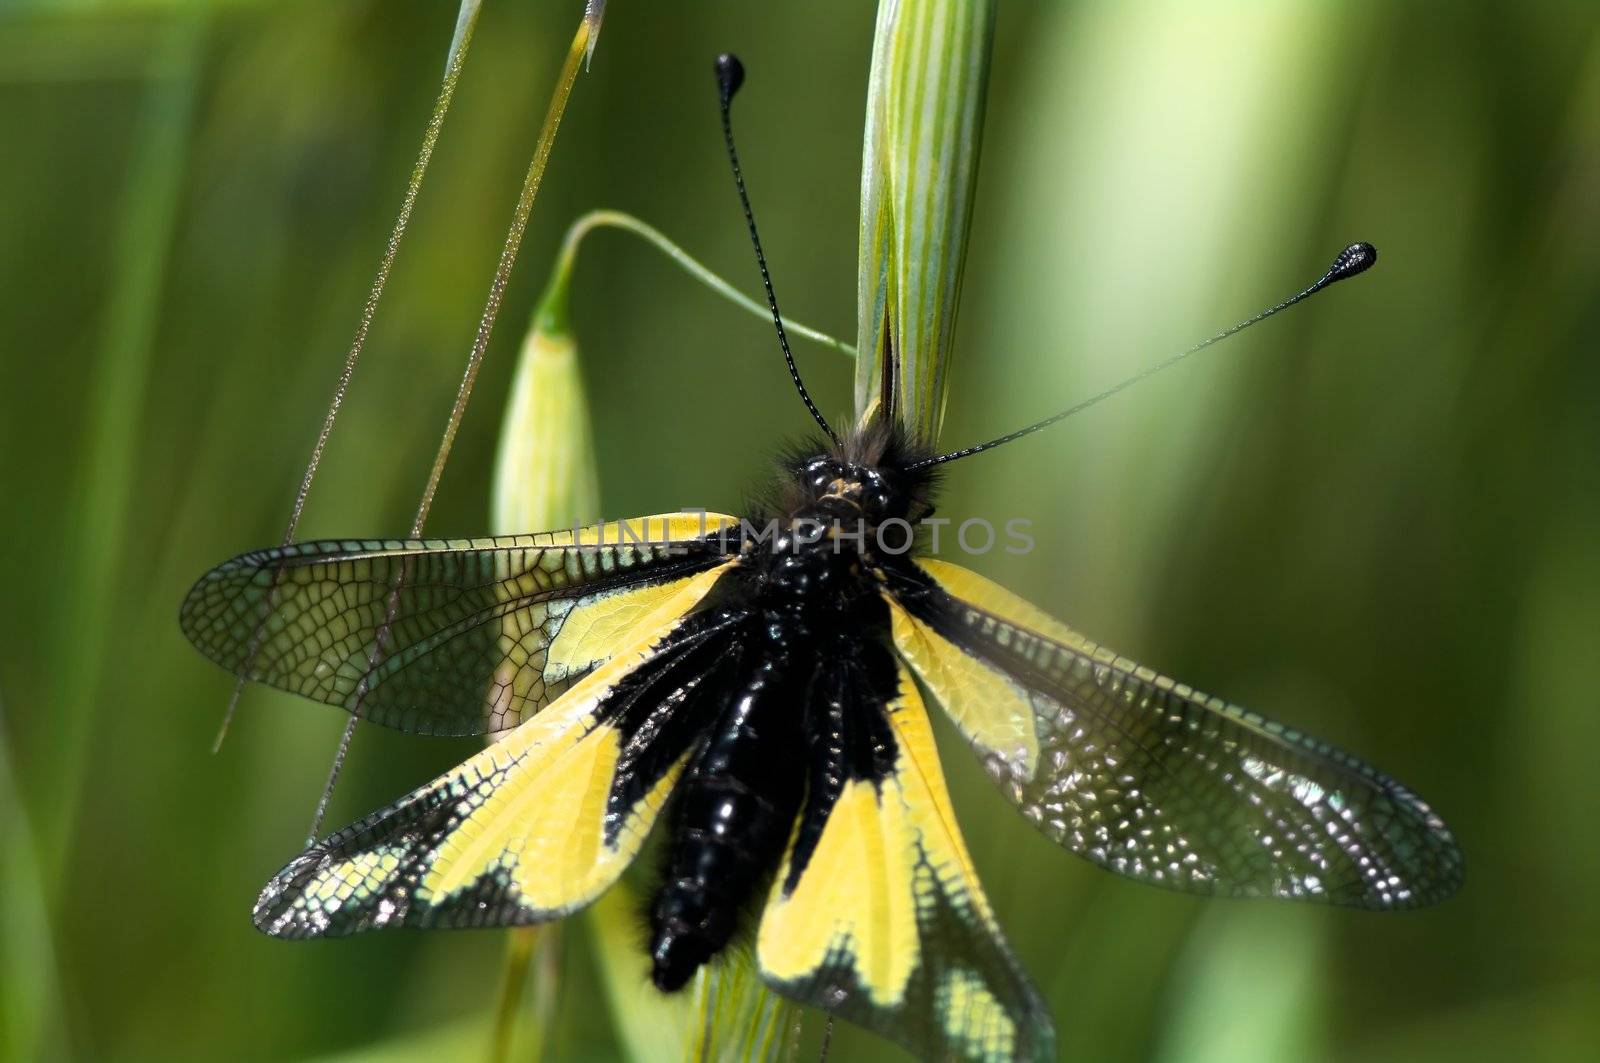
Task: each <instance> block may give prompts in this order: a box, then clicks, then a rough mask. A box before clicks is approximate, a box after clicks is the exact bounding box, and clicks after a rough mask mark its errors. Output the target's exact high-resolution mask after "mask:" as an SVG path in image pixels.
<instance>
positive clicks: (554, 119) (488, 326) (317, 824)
mask: <svg viewBox="0 0 1600 1063" xmlns="http://www.w3.org/2000/svg"><path fill="white" fill-rule="evenodd" d="M592 29H593V26H592V25H591V23H590V21H589V18H588V16H587V14H585V17H584V18H583V19H581V20H580V21H579V22H578V31H577V33H575V34H574V35H573V38H572V44H571V46H570V47H568V49H567V57H566V59H565V60H564V61H563V62H562V64H561V72H560V74H558V75H557V77H556V87H555V92H554V93H553V94H552V95H551V98H550V106H549V108H548V109H547V110H546V111H545V118H544V125H543V126H542V127H541V128H540V130H539V139H538V141H537V142H536V143H535V144H534V148H533V159H532V161H530V162H529V163H528V173H527V176H525V177H524V178H523V181H522V192H521V194H520V195H519V196H518V197H517V206H516V209H515V210H514V211H512V214H511V226H510V228H509V229H508V230H507V231H506V239H505V244H504V246H503V247H502V248H501V249H500V261H499V263H498V264H497V265H496V266H495V271H494V279H493V280H492V281H490V283H489V296H488V299H487V300H486V301H485V303H484V307H483V313H482V315H481V316H480V317H479V318H478V330H477V333H476V334H475V335H474V336H473V339H472V349H471V350H470V351H469V352H468V354H467V366H466V370H465V371H464V372H463V373H462V376H461V384H460V385H459V386H458V387H457V389H456V398H455V402H454V403H453V404H452V405H451V407H450V416H449V418H448V419H447V420H446V421H445V427H444V435H443V437H442V438H441V439H440V440H439V450H438V452H437V453H436V454H435V455H434V459H433V467H432V468H431V469H430V470H429V471H428V482H427V484H426V485H425V486H424V487H423V489H422V498H421V499H420V500H419V501H418V503H417V515H416V517H415V519H413V520H412V522H411V538H413V539H417V538H421V536H422V529H423V526H424V525H425V524H426V523H427V520H428V512H429V511H430V510H431V509H432V508H433V498H434V494H435V493H436V492H437V491H438V490H439V481H440V480H441V479H442V478H443V476H444V467H445V463H446V462H448V461H449V460H450V451H451V450H452V449H453V447H454V445H455V440H456V432H457V431H458V430H459V429H460V428H461V419H462V417H463V416H465V414H466V412H467V402H468V401H469V400H470V399H471V397H472V388H473V385H474V384H476V383H477V380H478V370H479V369H480V368H481V367H482V365H483V357H484V354H485V353H486V352H487V351H488V349H489V337H490V336H491V335H492V334H493V332H494V323H495V319H496V318H498V317H499V315H500V304H501V303H502V302H503V301H504V299H505V293H506V286H507V285H508V284H509V283H510V281H511V267H512V266H513V265H515V264H516V261H517V253H518V252H519V251H520V250H521V249H522V237H523V234H524V233H526V232H527V229H528V217H529V216H530V215H531V214H532V213H533V201H534V199H535V198H537V196H538V195H539V186H540V184H541V183H542V182H543V180H544V171H545V166H546V165H547V164H548V163H549V161H550V149H551V148H552V147H553V146H554V145H555V140H556V133H557V131H559V130H560V128H561V116H562V115H563V114H565V113H566V110H567V99H568V97H570V96H571V94H572V85H573V83H574V82H575V81H577V79H578V70H579V68H580V67H581V66H582V64H583V60H584V57H585V56H586V55H588V51H589V41H590V35H591V31H592ZM403 579H404V570H402V571H401V573H400V577H399V580H397V582H396V583H395V586H394V587H393V589H392V590H391V592H390V597H389V609H388V613H387V615H386V616H385V618H384V622H383V624H382V625H381V626H380V627H379V628H378V632H377V635H376V637H375V638H374V639H373V646H372V655H371V657H370V659H369V660H368V664H367V668H368V671H369V672H370V671H371V670H373V669H376V668H377V666H378V663H379V662H380V661H381V660H382V658H383V650H384V643H385V642H387V641H388V635H389V625H390V624H392V623H393V621H394V612H395V610H396V609H397V608H398V606H399V598H400V585H401V581H403ZM359 710H360V705H359V704H358V705H357V706H356V708H355V710H354V711H352V712H351V714H350V719H349V721H348V722H347V723H346V724H345V728H344V732H343V733H342V734H341V735H340V737H339V745H338V748H337V749H335V750H334V754H333V763H332V764H330V765H329V767H328V781H327V782H326V783H325V784H324V785H323V788H322V796H321V798H319V799H318V801H317V810H316V813H315V814H314V815H313V816H312V820H311V831H310V834H309V836H308V838H307V842H306V844H307V845H310V844H312V843H314V842H315V841H316V836H317V834H318V833H319V832H320V831H321V830H322V820H323V817H324V816H326V814H327V811H328V802H329V801H330V800H332V798H333V791H334V787H336V786H337V785H338V782H339V773H340V772H341V771H342V770H343V769H344V761H345V757H346V756H347V755H348V754H349V751H350V740H351V739H352V738H354V737H355V730H356V725H357V723H359V722H360V719H361V716H360V712H359Z"/></svg>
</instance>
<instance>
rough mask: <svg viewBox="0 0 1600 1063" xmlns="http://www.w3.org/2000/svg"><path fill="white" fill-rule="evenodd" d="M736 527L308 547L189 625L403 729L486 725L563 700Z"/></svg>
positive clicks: (258, 566) (222, 658)
mask: <svg viewBox="0 0 1600 1063" xmlns="http://www.w3.org/2000/svg"><path fill="white" fill-rule="evenodd" d="M731 520H732V518H726V517H716V516H711V517H707V518H705V519H704V520H702V518H701V517H700V516H699V515H691V516H687V517H685V516H683V515H675V516H668V517H647V518H642V519H640V520H635V521H629V522H627V523H626V526H624V525H622V524H617V523H614V524H609V525H599V526H595V527H592V528H587V529H583V530H582V531H580V532H579V533H578V535H577V536H576V537H575V536H574V534H573V533H572V532H551V533H545V534H540V535H527V536H517V537H515V538H500V539H463V540H422V541H412V540H383V541H342V540H335V541H328V542H312V543H297V544H295V545H293V546H288V547H284V548H281V549H272V550H260V551H256V552H253V553H248V554H243V555H241V556H239V557H236V558H234V559H233V560H231V561H227V562H225V563H223V564H221V565H219V566H217V567H216V568H214V569H212V570H211V571H210V572H208V573H206V574H205V575H204V576H202V577H201V579H200V581H199V582H198V583H196V584H195V585H194V587H193V589H191V590H190V592H189V596H188V598H187V599H186V600H185V601H184V604H183V608H182V612H181V615H180V622H181V624H182V626H183V631H184V633H185V634H186V635H187V636H188V637H189V639H190V640H191V641H192V642H193V643H194V644H195V645H196V646H197V647H198V648H199V649H200V650H201V652H203V653H204V654H206V655H207V656H208V657H210V658H211V659H213V660H215V661H216V662H217V663H219V664H221V665H222V666H223V667H224V668H227V669H228V670H229V671H232V672H234V673H235V674H236V675H243V676H244V677H245V678H247V679H250V680H253V681H256V682H261V683H266V684H268V685H270V686H274V687H278V688H280V689H283V690H288V691H292V692H294V693H296V694H301V695H304V696H305V697H308V698H312V699H314V700H316V701H321V702H325V703H327V704H330V705H337V706H339V707H341V708H343V709H345V710H347V711H349V712H352V713H354V714H356V715H358V716H360V717H362V718H363V719H369V720H372V721H374V722H376V723H381V724H384V725H385V726H388V727H393V728H396V729H398V730H402V731H410V732H414V733H418V734H432V735H466V734H484V733H489V732H494V731H500V730H504V729H506V728H508V727H513V726H516V725H517V724H518V723H520V722H522V721H523V720H524V719H526V718H527V717H528V716H530V715H531V714H532V713H534V712H536V711H537V710H538V709H540V708H542V707H543V706H544V705H546V704H548V703H549V702H550V701H551V700H552V699H554V698H555V697H557V696H558V695H559V694H560V693H561V692H562V691H564V690H566V689H567V687H568V686H570V685H571V683H572V682H574V681H575V680H576V679H578V678H579V677H581V676H582V675H583V674H585V673H586V672H587V671H589V670H590V669H592V668H593V667H594V666H595V665H596V664H598V663H600V662H602V661H604V660H605V659H607V658H608V657H609V656H610V654H611V653H613V652H615V650H616V648H617V647H618V646H620V645H625V644H626V643H627V642H628V641H630V639H629V633H630V632H631V631H633V630H635V628H636V626H637V625H638V624H640V623H641V622H643V621H645V620H646V619H648V618H650V617H651V615H652V613H653V612H654V611H655V610H657V609H659V608H660V606H661V605H662V603H663V602H665V601H667V600H668V599H669V598H670V597H671V594H672V592H673V590H674V589H676V587H677V585H678V584H680V583H682V582H683V581H685V580H687V579H688V578H690V577H692V576H694V575H695V574H696V573H699V572H702V571H704V570H706V569H708V568H711V567H714V566H716V565H718V564H721V563H724V562H725V561H726V560H727V557H725V556H724V554H723V552H722V550H721V548H720V543H719V540H718V538H717V535H716V532H717V530H718V529H719V527H720V526H721V525H722V523H723V522H731ZM708 529H709V534H708ZM641 540H645V541H641ZM669 543H670V545H669ZM690 604H691V605H692V604H693V603H690ZM380 632H382V633H383V638H382V644H381V646H380V644H379V634H380Z"/></svg>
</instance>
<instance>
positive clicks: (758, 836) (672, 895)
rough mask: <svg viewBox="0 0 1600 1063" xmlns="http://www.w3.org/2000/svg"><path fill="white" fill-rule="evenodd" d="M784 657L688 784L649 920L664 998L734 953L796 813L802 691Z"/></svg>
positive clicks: (720, 733)
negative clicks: (744, 916)
mask: <svg viewBox="0 0 1600 1063" xmlns="http://www.w3.org/2000/svg"><path fill="white" fill-rule="evenodd" d="M786 658H787V654H782V655H780V654H779V653H774V654H773V655H772V656H771V657H769V658H768V659H767V660H765V661H763V662H762V663H761V664H760V665H759V666H758V667H757V668H756V669H755V671H754V674H753V675H752V676H751V678H750V679H749V680H748V682H746V683H745V684H744V686H743V687H742V688H739V689H738V692H737V694H736V695H735V697H734V698H733V699H732V700H731V701H730V702H729V704H728V706H727V708H726V709H725V710H724V711H723V713H722V715H721V716H720V718H719V719H718V722H717V726H716V728H715V730H714V731H713V732H712V734H711V737H710V738H709V739H708V740H707V742H706V744H705V746H704V747H702V748H701V750H700V751H699V753H698V755H697V756H696V757H695V760H694V762H693V763H692V764H691V766H690V768H689V771H688V772H687V774H686V776H685V779H684V782H683V788H682V790H681V792H680V794H679V797H678V802H679V804H678V810H677V817H676V824H675V829H674V831H673V834H672V841H671V843H670V849H669V852H668V858H667V865H666V874H665V876H664V877H663V880H662V883H661V888H660V891H659V892H658V893H657V895H656V900H655V905H654V907H653V908H652V910H651V915H650V928H651V941H650V956H651V963H652V970H651V980H652V981H653V982H654V983H655V985H656V987H657V988H658V989H661V990H663V991H671V990H674V989H678V988H681V987H682V986H683V985H684V983H686V982H687V981H688V980H689V978H690V977H691V976H693V974H694V972H695V970H696V969H698V968H699V967H700V965H701V964H703V963H705V962H706V961H707V960H709V959H710V958H711V957H712V956H714V955H716V954H717V953H718V952H719V951H721V949H722V948H723V947H724V946H725V945H727V943H728V941H729V939H730V938H731V937H732V936H733V933H734V931H735V929H737V926H738V921H739V917H740V913H741V912H742V910H743V909H744V908H745V905H746V902H747V901H748V900H749V899H750V895H751V893H752V891H753V890H754V889H755V888H756V886H757V885H758V884H759V883H760V882H761V881H762V880H763V879H764V878H765V877H766V875H767V874H768V873H770V872H771V870H772V869H773V868H775V867H776V866H777V863H778V860H779V859H780V857H781V856H782V854H783V847H784V845H785V844H786V843H787V842H788V840H789V834H790V831H791V829H792V828H793V826H794V821H795V817H796V816H797V815H798V814H799V810H800V802H801V799H802V797H803V795H804V791H805V775H804V757H803V756H802V755H801V752H800V751H801V749H802V748H803V734H802V730H801V715H802V713H801V697H802V694H803V691H802V690H798V689H796V685H797V684H796V677H795V676H793V675H792V674H791V673H792V671H793V669H792V668H791V667H789V665H788V660H787V659H786ZM799 685H800V686H803V685H804V680H803V679H802V680H800V682H799Z"/></svg>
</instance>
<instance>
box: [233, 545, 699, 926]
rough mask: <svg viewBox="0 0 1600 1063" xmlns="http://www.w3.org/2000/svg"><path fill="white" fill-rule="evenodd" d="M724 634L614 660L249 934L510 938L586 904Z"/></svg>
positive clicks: (659, 769) (266, 908) (258, 912)
mask: <svg viewBox="0 0 1600 1063" xmlns="http://www.w3.org/2000/svg"><path fill="white" fill-rule="evenodd" d="M719 575H720V573H717V572H707V573H702V574H701V575H699V576H696V577H693V578H692V579H693V581H695V582H702V583H703V582H709V581H711V580H713V579H715V578H717V577H718V576H719ZM678 593H679V594H680V596H682V597H684V598H688V597H690V596H693V595H696V594H699V593H703V588H697V587H689V586H686V587H684V588H683V589H682V590H680V591H679V592H678ZM729 626H730V622H729V621H728V620H727V619H726V618H719V617H718V616H716V615H710V614H697V615H695V616H691V617H688V618H684V619H679V620H674V621H671V622H669V623H667V624H665V625H662V626H660V628H659V629H658V630H657V631H655V632H653V633H651V634H650V635H649V636H648V637H647V638H645V639H644V640H642V641H639V642H636V643H635V644H634V645H633V646H631V647H628V648H626V649H623V650H621V651H619V652H618V653H617V654H616V655H615V656H613V657H612V659H611V660H609V661H608V662H607V663H606V664H604V665H601V666H600V667H599V668H597V669H595V670H594V671H593V672H591V673H590V674H589V675H588V676H586V677H584V678H583V679H582V680H580V681H579V682H577V683H576V684H574V685H573V687H572V688H571V689H570V690H568V691H567V693H566V694H565V695H563V696H562V697H561V698H560V699H558V700H557V701H556V702H555V703H554V704H553V705H551V706H550V707H549V708H548V709H547V710H546V711H544V712H541V713H539V714H538V715H536V716H534V717H533V718H532V719H531V720H529V721H528V722H527V723H524V724H522V725H521V726H520V727H518V728H517V729H516V730H514V731H513V732H511V733H510V734H509V735H507V736H505V738H503V739H502V740H501V741H499V742H496V743H494V744H493V745H490V746H489V747H487V748H486V749H484V750H483V751H482V752H480V753H478V754H476V755H475V756H473V757H472V758H471V759H470V760H468V761H466V762H465V763H464V764H461V765H460V766H458V767H456V768H455V769H453V770H451V771H449V772H447V773H445V774H444V775H442V776H440V777H439V778H437V779H435V780H434V781H433V782H431V783H429V784H428V785H426V786H424V787H422V788H421V789H419V790H416V791H415V792H413V793H411V794H409V795H408V796H406V797H404V798H402V799H401V800H400V801H398V802H397V803H395V804H394V805H392V806H390V807H389V808H387V809H384V810H383V811H381V812H378V813H375V814H374V815H372V816H369V817H367V818H366V819H364V820H361V821H360V822H358V823H356V824H354V825H353V826H350V827H347V828H345V829H344V830H341V831H339V832H337V833H335V834H333V835H332V836H331V837H329V838H327V839H326V840H324V841H322V842H319V843H318V844H316V845H314V846H312V847H311V848H310V849H308V850H307V851H306V852H305V853H303V854H301V855H300V856H299V857H298V858H296V859H295V860H294V861H293V862H292V863H290V864H289V865H288V866H287V867H285V868H284V869H283V870H282V871H280V872H279V873H278V874H277V875H276V876H275V877H274V878H273V879H272V881H271V882H270V883H268V884H267V886H266V888H265V889H264V890H263V891H262V893H261V897H260V899H259V900H257V902H256V907H255V912H254V919H255V924H256V926H257V927H258V928H260V929H261V930H263V931H265V932H266V933H268V934H271V935H273V936H275V937H287V938H306V937H343V936H345V935H348V934H354V933H359V932H361V931H365V930H373V929H379V928H383V927H391V926H412V927H463V926H511V925H517V924H524V923H535V922H542V921H544V920H548V919H554V918H558V917H560V916H562V915H565V914H567V913H569V912H571V911H573V910H575V909H577V908H581V907H583V906H584V905H587V904H589V903H590V902H591V901H593V900H594V899H595V898H596V897H598V896H599V895H600V894H601V893H602V892H603V891H604V890H605V889H606V888H607V887H608V886H610V885H611V884H612V883H613V882H614V881H616V878H617V876H618V875H619V874H621V873H622V870H623V868H625V867H626V866H627V865H628V863H629V862H630V861H631V860H632V859H633V858H634V856H635V855H636V854H637V853H638V851H639V847H640V845H642V844H643V841H644V838H645V836H646V834H648V832H649V830H650V827H651V825H652V824H653V823H654V822H655V819H656V816H657V814H658V813H659V812H660V809H661V806H662V804H663V802H665V800H666V799H667V796H668V794H669V793H670V791H671V789H672V787H673V785H674V784H675V783H676V781H677V779H678V777H679V775H680V774H681V773H682V770H683V764H684V761H685V759H686V757H687V754H688V751H689V748H690V746H691V744H692V742H693V740H694V737H695V735H696V733H697V728H696V726H695V724H696V720H695V718H694V714H695V713H696V712H697V710H698V709H699V708H700V706H698V705H697V704H696V701H695V699H696V695H697V694H698V693H699V692H701V691H702V690H705V689H707V688H708V687H709V685H710V684H712V683H713V682H714V680H715V679H716V677H717V672H718V669H719V667H720V665H719V660H720V659H721V658H722V657H723V656H724V655H725V647H724V646H723V645H722V641H723V640H724V639H725V637H726V634H727V630H728V628H729Z"/></svg>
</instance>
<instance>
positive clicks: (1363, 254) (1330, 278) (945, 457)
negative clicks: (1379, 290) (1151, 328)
mask: <svg viewBox="0 0 1600 1063" xmlns="http://www.w3.org/2000/svg"><path fill="white" fill-rule="evenodd" d="M1376 261H1378V249H1377V248H1376V247H1373V246H1372V245H1371V244H1369V243H1366V242H1365V241H1362V242H1359V243H1354V244H1351V245H1350V246H1349V247H1347V248H1345V249H1344V250H1343V251H1340V252H1339V254H1338V257H1336V258H1335V259H1334V260H1333V265H1331V266H1329V267H1328V271H1327V272H1326V273H1324V274H1323V275H1322V277H1321V278H1320V279H1319V280H1318V281H1317V282H1316V283H1315V284H1313V285H1312V286H1311V287H1309V288H1307V289H1306V290H1305V291H1303V292H1301V293H1299V294H1298V295H1294V296H1291V297H1289V298H1288V299H1285V300H1284V301H1283V302H1281V303H1278V304H1277V305H1276V306H1271V307H1268V308H1267V309H1265V310H1263V311H1261V313H1259V314H1257V315H1256V316H1255V317H1252V318H1247V319H1246V320H1244V321H1241V322H1239V323H1238V324H1237V325H1234V326H1233V327H1232V328H1226V329H1223V330H1222V331H1221V332H1219V333H1217V334H1216V335H1215V336H1212V337H1211V338H1210V339H1208V340H1203V341H1201V342H1200V343H1197V344H1195V345H1194V346H1193V347H1190V348H1188V349H1187V350H1182V351H1179V352H1178V353H1177V354H1174V355H1173V356H1172V357H1170V358H1167V359H1166V360H1164V361H1160V362H1157V363H1156V364H1155V365H1153V366H1151V367H1150V368H1148V369H1144V370H1141V371H1140V372H1138V373H1135V374H1134V375H1133V376H1130V377H1129V378H1128V379H1126V380H1124V381H1122V383H1120V384H1113V385H1112V386H1111V387H1109V388H1106V389H1105V390H1104V391H1102V392H1100V393H1099V394H1098V395H1091V396H1090V397H1089V398H1087V399H1084V400H1083V401H1082V402H1080V403H1077V404H1076V405H1074V406H1069V407H1067V408H1066V409H1065V410H1062V411H1061V412H1060V413H1058V414H1055V415H1053V416H1050V417H1046V418H1045V419H1044V420H1042V421H1035V422H1034V423H1033V424H1030V425H1028V426H1027V427H1026V428H1019V429H1017V430H1016V431H1015V432H1007V433H1006V434H1005V435H1003V436H999V437H998V438H995V439H991V440H989V441H988V442H987V443H976V444H973V445H972V446H970V447H963V448H962V449H960V450H953V451H951V452H950V453H948V454H940V455H938V456H937V457H932V458H924V459H923V460H922V461H919V462H915V463H914V464H912V465H910V466H908V467H907V468H908V469H926V468H928V467H929V466H932V465H943V464H944V463H945V462H947V461H955V460H956V459H957V458H967V457H971V456H972V455H974V454H981V453H982V452H984V451H985V450H993V449H994V448H995V447H998V446H1000V445H1001V444H1002V443H1009V442H1011V441H1012V440H1013V439H1021V438H1022V437H1023V436H1026V435H1032V434H1033V433H1035V432H1038V431H1041V430H1042V429H1045V428H1049V427H1050V426H1051V425H1053V424H1055V423H1056V422H1057V421H1061V420H1065V419H1066V418H1068V417H1071V416H1072V415H1073V414H1075V413H1080V412H1082V411H1083V410H1087V409H1088V408H1089V407H1090V406H1093V405H1095V404H1096V403H1098V402H1102V401H1104V400H1105V399H1109V398H1110V397H1111V396H1113V395H1115V394H1117V392H1119V391H1122V390H1124V389H1126V388H1131V387H1133V385H1135V384H1137V383H1139V382H1140V381H1141V380H1146V379H1148V378H1150V377H1153V376H1155V375H1156V374H1157V373H1159V372H1161V371H1162V370H1163V369H1171V368H1172V367H1173V366H1175V365H1177V364H1178V363H1179V362H1181V361H1183V360H1184V359H1185V358H1187V357H1189V356H1190V355H1191V354H1199V353H1200V352H1201V351H1203V350H1205V349H1206V348H1207V347H1210V346H1211V345H1212V344H1215V343H1221V342H1222V341H1223V340H1225V339H1227V338H1228V337H1229V336H1232V335H1234V334H1236V333H1239V332H1243V331H1244V330H1245V329H1247V328H1249V327H1250V326H1251V325H1257V324H1260V323H1261V322H1263V321H1265V320H1266V319H1267V318H1269V317H1272V316H1273V315H1275V314H1281V313H1283V312H1284V311H1285V310H1287V309H1289V308H1290V307H1291V306H1293V305H1295V304H1296V303H1300V302H1304V301H1305V300H1307V299H1309V298H1311V297H1312V296H1313V295H1316V294H1317V293H1318V292H1320V291H1322V289H1324V288H1326V287H1328V286H1329V285H1331V284H1336V283H1338V282H1339V281H1342V280H1344V279H1345V278H1346V277H1354V276H1355V275H1356V274H1358V273H1364V272H1366V271H1367V270H1368V269H1370V268H1371V267H1372V264H1373V263H1374V262H1376Z"/></svg>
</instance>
